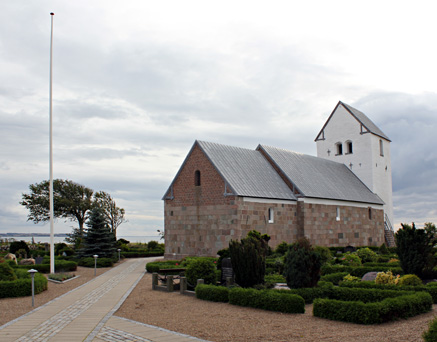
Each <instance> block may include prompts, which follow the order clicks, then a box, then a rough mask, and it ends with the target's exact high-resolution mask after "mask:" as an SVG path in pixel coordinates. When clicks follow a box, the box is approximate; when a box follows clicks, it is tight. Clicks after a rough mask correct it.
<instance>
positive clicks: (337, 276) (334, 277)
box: [319, 272, 349, 285]
mask: <svg viewBox="0 0 437 342" xmlns="http://www.w3.org/2000/svg"><path fill="white" fill-rule="evenodd" d="M348 274H349V273H347V272H338V273H331V274H326V275H324V276H321V277H320V280H321V281H329V282H331V283H333V284H334V285H338V284H339V283H340V281H342V280H343V278H344V277H345V276H347V275H348ZM319 283H320V281H319Z"/></svg>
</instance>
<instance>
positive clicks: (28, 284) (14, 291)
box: [0, 273, 47, 298]
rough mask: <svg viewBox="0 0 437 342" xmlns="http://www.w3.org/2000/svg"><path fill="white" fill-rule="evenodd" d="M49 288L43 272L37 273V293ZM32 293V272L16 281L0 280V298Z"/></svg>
mask: <svg viewBox="0 0 437 342" xmlns="http://www.w3.org/2000/svg"><path fill="white" fill-rule="evenodd" d="M45 290H47V278H46V277H45V276H43V275H42V274H39V273H36V274H35V294H38V293H41V292H42V291H45ZM31 295H32V279H31V276H30V274H28V277H26V278H20V279H17V280H14V281H0V298H8V297H24V296H31Z"/></svg>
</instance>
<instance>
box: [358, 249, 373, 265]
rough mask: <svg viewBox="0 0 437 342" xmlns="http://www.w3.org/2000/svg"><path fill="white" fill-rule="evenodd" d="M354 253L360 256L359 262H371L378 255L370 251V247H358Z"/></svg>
mask: <svg viewBox="0 0 437 342" xmlns="http://www.w3.org/2000/svg"><path fill="white" fill-rule="evenodd" d="M356 254H357V255H358V256H359V257H360V259H361V262H363V263H364V262H373V261H375V260H376V259H377V257H378V255H377V254H376V253H375V252H374V251H372V250H371V249H370V248H368V247H365V248H359V249H358V250H357V251H356Z"/></svg>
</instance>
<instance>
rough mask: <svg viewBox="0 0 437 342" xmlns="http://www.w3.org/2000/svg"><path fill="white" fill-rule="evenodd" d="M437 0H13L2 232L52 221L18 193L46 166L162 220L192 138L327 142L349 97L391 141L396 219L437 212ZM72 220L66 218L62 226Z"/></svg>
mask: <svg viewBox="0 0 437 342" xmlns="http://www.w3.org/2000/svg"><path fill="white" fill-rule="evenodd" d="M436 9H437V4H435V3H433V1H417V2H414V3H412V2H407V1H373V0H370V1H365V2H364V1H363V2H356V1H354V2H352V1H336V0H332V1H292V0H289V1H245V0H242V1H235V0H234V1H226V0H225V1H220V2H212V1H204V0H203V1H192V0H185V1H173V0H170V1H161V2H157V1H149V0H143V1H133V0H127V1H123V2H120V1H113V0H104V1H100V0H93V1H83V0H76V1H65V0H57V1H3V2H2V3H1V5H0V78H1V80H2V82H1V83H0V234H1V233H5V232H24V233H26V232H38V233H49V230H50V228H49V224H34V223H32V222H27V214H28V212H27V210H26V208H25V207H23V206H22V205H20V204H19V202H20V201H21V195H22V194H23V193H28V192H29V191H28V187H29V185H30V184H34V183H39V182H41V181H42V180H44V179H48V178H49V65H50V64H49V62H50V20H51V18H50V12H54V13H55V16H54V18H53V19H54V31H53V32H54V43H53V148H54V178H61V179H69V180H72V181H74V182H77V183H80V184H82V185H85V186H87V187H89V188H92V189H94V190H95V191H106V192H108V193H110V194H111V195H112V197H113V198H114V199H115V201H116V203H117V205H118V206H119V207H122V208H124V209H125V210H126V219H127V220H128V221H127V222H125V223H123V224H122V225H121V226H120V227H119V229H118V235H119V236H121V235H123V236H130V235H138V236H140V235H155V234H156V232H157V230H158V229H161V230H162V229H163V222H164V219H163V201H162V200H161V198H162V196H163V195H164V193H165V191H166V190H167V188H168V186H169V185H170V183H171V181H172V180H173V178H174V176H175V175H176V173H177V171H178V169H179V167H180V165H181V164H182V162H183V160H184V159H185V157H186V155H187V153H188V152H189V150H190V148H191V146H192V145H193V143H194V141H195V140H196V139H198V140H205V141H211V142H216V143H221V144H226V145H234V146H238V147H245V148H251V149H255V148H256V146H257V145H258V144H260V143H261V144H265V145H271V146H275V147H279V148H285V149H289V150H292V151H296V152H301V153H306V154H310V155H316V144H315V142H314V139H315V137H316V135H317V134H318V132H319V131H320V129H321V127H322V126H323V124H324V123H325V121H326V120H327V118H328V117H329V115H330V113H331V112H332V110H333V109H334V107H335V106H336V104H337V103H338V101H342V102H344V103H347V104H349V105H351V106H353V107H355V108H356V109H358V110H360V111H362V112H364V113H365V114H366V115H367V116H368V117H369V118H370V119H371V120H373V121H374V122H375V123H376V124H377V125H378V127H379V128H380V129H381V130H382V131H383V132H384V133H385V134H386V135H387V136H388V137H389V138H390V139H391V140H392V143H391V155H392V161H391V162H392V170H393V172H392V176H393V203H394V217H395V219H394V221H395V222H394V223H395V226H399V224H400V223H401V222H413V221H414V222H416V223H417V224H418V225H419V226H420V225H422V224H423V223H424V222H435V223H437V196H436V195H437V148H436V147H437V143H436V138H435V132H437V81H436V80H437V67H436V61H437V45H436V44H435V33H436V32H437V21H436V20H435V13H436ZM76 225H77V224H76V223H75V222H70V221H67V222H65V221H64V220H57V221H56V222H55V232H57V233H69V232H70V231H71V229H72V227H76Z"/></svg>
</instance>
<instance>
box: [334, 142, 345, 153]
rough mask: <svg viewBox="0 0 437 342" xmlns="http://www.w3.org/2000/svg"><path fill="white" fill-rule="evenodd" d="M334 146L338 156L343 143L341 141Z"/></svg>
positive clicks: (341, 150) (341, 151)
mask: <svg viewBox="0 0 437 342" xmlns="http://www.w3.org/2000/svg"><path fill="white" fill-rule="evenodd" d="M335 146H336V148H337V154H336V155H337V156H340V155H342V154H343V145H342V144H341V142H338V143H336V144H335Z"/></svg>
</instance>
